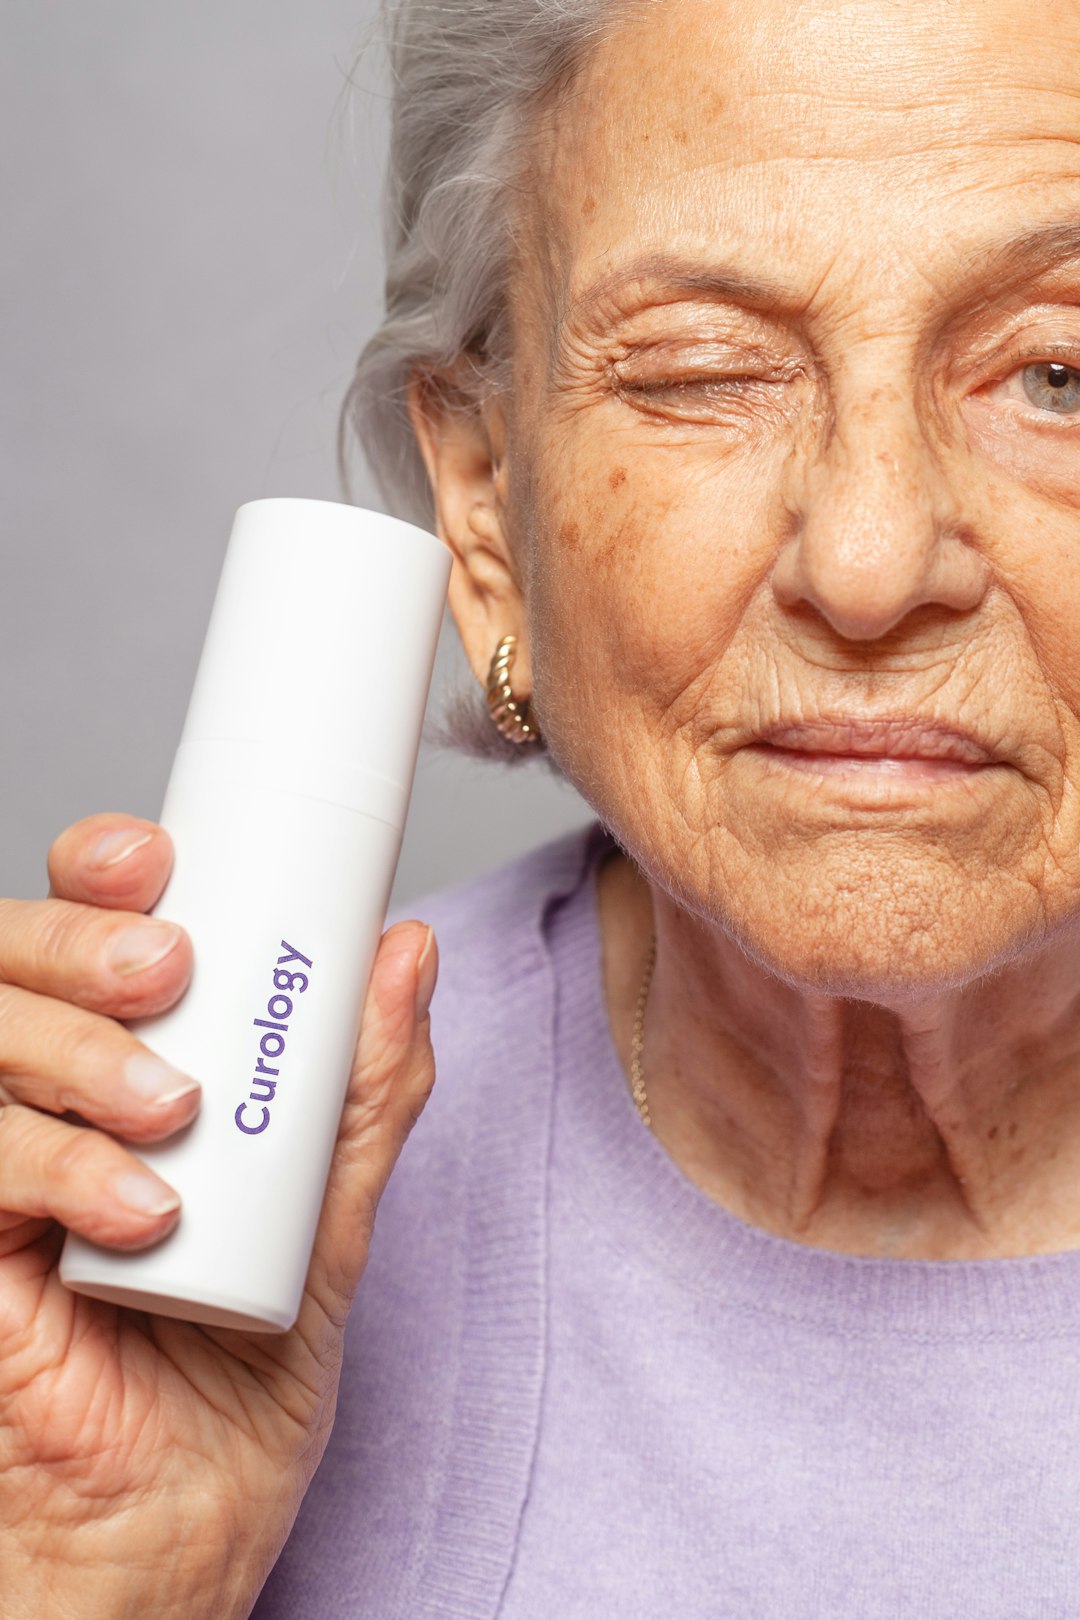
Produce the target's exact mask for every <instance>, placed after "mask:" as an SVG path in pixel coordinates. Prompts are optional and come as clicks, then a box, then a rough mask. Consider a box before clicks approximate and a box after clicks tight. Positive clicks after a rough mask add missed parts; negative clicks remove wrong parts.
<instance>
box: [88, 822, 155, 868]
mask: <svg viewBox="0 0 1080 1620" xmlns="http://www.w3.org/2000/svg"><path fill="white" fill-rule="evenodd" d="M153 836H154V834H153V832H139V831H138V829H137V828H134V827H122V828H121V829H120V830H119V831H118V832H107V833H103V834H102V836H101V837H100V838H99V839H98V841H97V843H96V844H95V845H94V847H93V849H92V850H91V851H90V864H91V866H117V865H119V863H120V862H121V861H126V860H127V858H128V856H129V855H134V853H135V851H136V850H137V849H142V847H143V845H144V844H148V843H149V842H150V840H151V838H153Z"/></svg>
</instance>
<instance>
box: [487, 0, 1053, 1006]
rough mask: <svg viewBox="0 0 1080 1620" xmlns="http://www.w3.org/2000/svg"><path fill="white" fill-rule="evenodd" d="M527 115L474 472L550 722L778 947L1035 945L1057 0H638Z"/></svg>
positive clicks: (944, 977)
mask: <svg viewBox="0 0 1080 1620" xmlns="http://www.w3.org/2000/svg"><path fill="white" fill-rule="evenodd" d="M552 112H553V114H554V115H553V116H551V117H550V119H549V120H548V123H547V126H546V132H541V133H540V134H538V136H537V140H536V145H535V153H536V162H535V166H534V168H533V170H532V183H531V185H530V186H529V188H528V192H527V196H528V207H527V213H528V218H527V219H524V218H523V222H522V225H521V229H522V231H523V233H524V234H523V237H522V241H523V244H524V249H525V250H524V252H523V253H522V255H521V267H520V268H519V270H518V271H517V272H516V274H515V281H514V293H513V297H514V312H515V323H516V330H515V348H514V354H515V376H514V388H513V395H512V408H511V410H510V412H509V413H508V417H507V423H508V426H507V434H508V437H507V444H506V456H505V462H504V474H505V476H504V478H503V479H502V480H501V482H500V485H499V486H498V488H499V500H500V502H501V508H500V515H501V521H502V524H503V529H504V532H505V537H506V541H507V544H508V546H509V548H510V550H511V552H512V553H513V554H514V556H515V558H516V560H517V566H518V569H519V572H520V576H521V578H522V580H523V583H524V594H525V608H524V614H525V619H524V623H525V626H526V633H527V656H528V663H527V664H524V665H522V664H519V666H518V670H517V671H515V680H517V679H518V676H519V674H520V672H521V670H522V669H523V668H524V669H525V671H526V672H527V675H528V676H531V684H532V689H533V693H534V697H535V703H536V708H537V713H538V717H539V719H540V722H541V725H542V727H543V729H544V732H545V734H546V736H547V738H548V741H549V745H550V746H551V748H552V751H553V753H554V755H555V757H556V758H557V760H558V761H559V763H560V764H561V765H562V767H563V769H564V770H565V771H566V773H567V775H568V776H569V777H570V778H571V779H572V780H574V781H575V782H577V783H578V784H579V786H580V787H581V789H582V791H583V792H584V793H585V795H586V796H587V797H588V798H589V799H590V800H591V801H592V802H593V804H594V805H595V806H596V807H597V809H598V810H599V812H600V814H601V815H602V816H603V817H604V819H605V820H606V821H607V822H608V823H609V825H611V826H612V827H613V828H614V829H615V831H616V833H617V834H618V836H619V838H620V839H621V841H622V842H623V843H624V844H625V845H626V847H627V848H629V849H630V850H631V851H632V852H633V854H634V855H635V856H636V857H637V858H638V860H639V861H640V862H641V864H642V865H643V866H644V868H645V870H646V871H647V873H648V874H649V875H650V876H651V877H652V878H653V879H654V880H656V881H657V882H659V883H660V884H661V885H662V886H663V887H665V888H666V889H668V890H669V891H671V892H673V893H674V894H676V895H677V897H678V898H679V899H680V900H681V901H682V903H683V904H685V905H686V906H688V907H689V908H690V909H691V910H693V911H694V912H696V913H697V914H699V915H700V916H701V917H703V918H705V919H708V920H710V921H711V922H718V923H720V924H722V925H723V926H724V927H725V928H728V929H731V930H734V931H735V932H736V934H737V935H738V936H739V937H740V938H742V940H743V941H744V942H745V943H746V944H747V945H748V946H749V948H750V949H751V951H752V953H753V954H754V955H756V956H757V957H758V959H759V960H762V961H763V962H765V963H766V964H767V965H768V966H769V967H771V968H772V969H774V970H776V971H778V972H780V973H781V974H783V975H784V976H785V977H789V978H790V979H792V980H793V981H794V982H797V983H802V984H816V985H819V986H821V987H822V988H827V989H833V990H840V991H847V992H849V993H852V994H869V995H873V996H882V997H885V998H886V999H887V998H888V997H889V996H890V995H904V994H905V993H907V992H909V991H912V990H916V991H919V990H932V989H934V988H938V987H940V988H944V987H946V986H947V985H949V984H955V983H958V982H963V981H964V980H965V979H967V978H968V977H970V976H971V974H972V973H974V972H976V971H979V970H981V969H983V968H985V967H987V966H989V965H992V964H993V963H994V962H996V961H1000V960H1002V959H1003V958H1005V957H1007V956H1010V955H1012V954H1013V953H1015V952H1016V951H1017V949H1018V948H1022V947H1023V946H1024V945H1026V944H1030V943H1032V942H1035V941H1038V940H1042V939H1045V938H1046V937H1047V931H1048V930H1050V929H1052V928H1053V927H1054V926H1055V925H1061V924H1063V923H1064V922H1066V921H1068V920H1070V919H1071V918H1072V917H1074V916H1075V915H1076V913H1077V910H1078V902H1080V796H1078V788H1080V718H1078V717H1080V634H1078V632H1080V7H1077V6H1073V5H1069V4H1062V3H1058V4H1054V3H1051V4H1047V5H1040V6H1033V5H1032V4H1031V0H970V3H966V4H965V3H963V0H961V3H956V0H896V3H890V4H883V3H882V0H664V3H663V4H644V5H642V7H641V8H640V10H639V11H638V12H637V13H636V14H635V15H634V17H633V18H632V19H631V21H630V23H629V24H628V25H625V26H623V27H622V28H621V29H620V30H619V31H618V32H616V33H614V34H612V35H611V36H610V37H609V38H608V39H607V41H606V42H605V43H604V44H603V45H602V46H601V47H600V48H599V49H598V50H597V51H596V53H595V54H594V56H593V58H592V60H591V62H590V64H589V65H588V68H587V70H586V71H585V73H584V74H583V76H582V77H581V78H579V79H578V81H577V82H576V83H575V85H574V86H573V89H572V91H571V92H570V93H569V94H568V95H566V96H565V97H564V98H563V99H562V100H560V102H559V104H558V107H557V110H555V109H554V108H553V109H552ZM1070 368H1076V369H1070ZM849 722H851V723H854V722H858V724H849ZM863 751H869V753H870V755H873V754H875V753H876V754H877V755H878V757H877V758H873V757H869V758H867V757H863V758H862V761H861V763H860V762H859V761H858V760H854V759H852V758H851V754H852V753H853V752H854V753H856V754H860V753H862V752H863ZM883 753H884V754H885V755H887V756H888V757H887V758H882V757H881V755H882V754H883ZM903 755H909V756H913V757H909V758H906V759H903V758H901V757H900V756H903Z"/></svg>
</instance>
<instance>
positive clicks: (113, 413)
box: [0, 0, 589, 902]
mask: <svg viewBox="0 0 1080 1620" xmlns="http://www.w3.org/2000/svg"><path fill="white" fill-rule="evenodd" d="M373 13H374V7H373V4H372V0H350V3H347V4H346V3H342V0H221V3H219V4H217V5H214V6H210V5H200V6H178V5H177V4H176V3H175V0H168V3H166V0H95V3H94V4H92V5H87V4H86V3H85V0H65V3H46V4H43V3H42V0H4V4H3V7H2V16H3V22H4V29H3V33H4V44H3V51H2V52H0V165H2V194H0V200H2V205H3V231H4V250H3V256H2V271H0V277H2V297H0V344H2V353H3V373H2V381H0V410H2V413H3V414H2V420H0V473H2V479H0V510H2V514H3V518H2V522H3V528H2V538H0V545H2V557H3V573H2V576H0V674H2V679H3V684H2V688H0V761H2V773H3V774H2V778H0V894H6V895H12V896H16V897H21V898H31V897H35V896H39V895H43V894H44V893H45V892H46V888H47V878H46V874H45V855H46V851H47V849H48V846H49V844H50V842H51V841H52V839H53V838H54V837H55V836H56V834H57V833H58V832H59V831H60V830H61V828H63V827H64V826H66V825H67V824H68V823H69V822H72V821H75V820H77V819H78V818H80V817H81V816H84V815H89V814H90V813H92V812H94V811H98V810H127V811H131V812H132V813H134V814H137V815H141V816H149V817H151V818H153V817H156V816H157V814H158V813H159V811H160V808H161V798H162V794H163V792H164V788H165V783H166V780H167V777H168V771H169V766H170V764H171V760H172V754H173V750H174V748H175V745H176V742H177V739H178V736H179V731H180V726H181V723H182V720H183V716H184V710H185V708H186V705H187V700H188V695H189V693H190V689H191V682H192V679H193V676H194V672H195V664H196V660H197V657H198V652H199V648H200V646H201V642H202V636H203V631H204V629H205V625H206V618H207V614H208V612H209V608H210V604H211V601H212V598H213V592H214V587H215V585H216V583H217V576H218V571H219V569H220V566H221V559H222V555H223V551H224V546H225V542H226V539H227V537H228V531H229V526H230V524H231V521H232V515H233V512H234V511H235V509H236V507H237V506H239V505H240V504H241V502H243V501H247V500H254V499H256V498H258V497H260V496H267V495H307V496H314V497H319V498H323V499H330V500H336V499H340V498H341V492H340V489H339V487H338V484H337V478H336V471H335V467H334V435H335V423H336V417H337V410H338V406H339V403H340V400H341V397H342V394H343V393H344V390H345V387H346V384H347V381H348V378H349V375H350V373H351V370H352V366H353V363H354V360H355V356H356V354H357V353H358V352H359V350H360V348H361V347H362V345H363V342H364V341H365V339H366V337H367V335H368V333H369V332H370V331H371V330H372V328H373V327H374V325H375V324H376V322H377V315H378V308H379V298H380V289H381V278H382V259H381V243H380V235H379V215H378V204H379V196H380V190H381V184H382V165H383V159H384V153H385V113H386V97H387V85H388V82H389V81H388V74H387V70H386V64H385V58H384V56H383V53H382V51H381V49H380V48H378V47H376V48H374V49H372V50H369V51H367V52H366V53H365V55H364V57H363V60H362V61H361V63H360V65H359V67H358V68H357V69H356V71H355V72H353V69H354V59H355V54H356V48H357V45H358V43H359V41H360V39H361V35H362V33H363V32H364V31H365V30H366V28H367V26H368V25H369V23H370V21H371V18H372V16H373ZM350 75H352V83H351V84H350V82H349V80H350ZM355 469H356V471H355V489H354V499H355V500H356V501H357V502H358V504H360V505H370V506H381V505H382V503H381V502H380V500H379V498H378V496H377V495H376V493H375V490H374V485H373V483H372V482H371V481H370V478H369V477H368V475H367V473H366V469H365V468H364V466H363V463H362V461H361V460H360V457H359V455H357V458H356V461H355ZM466 678H469V679H471V677H467V676H466V673H465V665H464V659H463V657H462V654H461V652H460V647H459V645H458V642H457V636H456V633H455V632H454V630H453V627H452V624H451V623H450V621H449V617H448V619H447V623H446V625H445V626H444V631H443V636H442V642H441V644H440V653H439V661H438V665H437V668H436V676H435V682H434V686H433V694H432V703H431V705H430V706H429V713H431V714H435V713H436V712H437V710H438V708H439V707H440V706H441V695H442V694H443V693H445V691H446V689H447V687H448V685H453V684H457V683H459V682H461V681H462V680H464V679H466ZM588 817H589V810H588V807H587V806H586V805H585V804H584V803H583V802H582V800H581V799H580V798H579V797H578V796H577V794H576V793H574V792H573V791H572V790H571V789H570V788H568V787H566V786H564V785H562V784H560V783H558V782H557V781H555V780H554V779H553V778H552V777H551V776H550V775H549V773H548V772H547V771H546V770H545V769H544V768H543V766H541V765H535V764H534V765H528V766H524V767H519V768H517V769H513V770H507V769H506V768H505V767H501V766H495V765H488V764H482V765H481V764H476V763H474V762H472V761H470V760H467V759H465V758H463V757H462V756H460V755H455V754H453V753H447V752H446V751H444V750H436V749H432V748H430V747H428V746H425V749H424V752H423V754H422V756H421V761H420V765H419V767H418V772H417V778H416V787H415V791H414V795H413V801H412V807H411V810H410V814H409V822H408V827H407V831H406V836H405V845H404V849H403V852H402V859H401V864H400V866H399V869H398V878H397V883H396V885H395V893H394V901H395V902H400V901H409V900H411V899H412V898H413V897H415V896H418V895H420V894H422V893H424V892H425V891H427V890H429V889H432V888H437V887H440V886H442V885H444V884H447V883H451V882H454V881H457V880H458V879H459V878H464V877H467V876H470V875H471V874H472V873H474V872H477V871H480V870H482V869H484V868H486V867H488V866H492V865H495V864H497V863H499V862H501V861H503V860H505V859H508V858H510V857H511V856H512V855H514V854H515V853H517V852H518V851H519V850H522V849H525V848H528V847H530V846H531V845H534V844H537V843H540V842H542V841H544V840H546V839H547V838H549V837H554V836H556V835H557V834H558V833H560V832H561V831H563V830H564V829H566V828H569V827H571V826H575V825H579V824H580V823H582V822H583V821H585V820H586V819H588Z"/></svg>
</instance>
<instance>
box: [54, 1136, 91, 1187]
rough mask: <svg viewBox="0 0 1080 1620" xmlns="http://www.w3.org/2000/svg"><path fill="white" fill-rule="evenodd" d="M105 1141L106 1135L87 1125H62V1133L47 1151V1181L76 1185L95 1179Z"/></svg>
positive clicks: (63, 1184)
mask: <svg viewBox="0 0 1080 1620" xmlns="http://www.w3.org/2000/svg"><path fill="white" fill-rule="evenodd" d="M104 1145H105V1138H104V1137H103V1136H102V1135H101V1133H100V1132H99V1131H95V1130H94V1129H92V1127H90V1126H87V1125H67V1126H65V1127H64V1135H63V1137H62V1138H61V1139H60V1141H58V1142H57V1143H56V1144H55V1145H54V1146H53V1148H52V1149H51V1151H50V1153H49V1157H48V1163H47V1166H46V1172H45V1173H46V1177H47V1179H48V1181H50V1182H51V1183H54V1184H56V1185H59V1186H66V1187H77V1186H80V1185H85V1184H86V1183H88V1182H90V1181H92V1180H94V1179H95V1178H96V1176H97V1173H98V1165H99V1161H100V1159H101V1152H102V1148H103V1146H104Z"/></svg>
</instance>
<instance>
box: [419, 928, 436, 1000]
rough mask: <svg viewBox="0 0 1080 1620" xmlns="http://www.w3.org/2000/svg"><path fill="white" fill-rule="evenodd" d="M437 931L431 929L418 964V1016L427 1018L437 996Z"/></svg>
mask: <svg viewBox="0 0 1080 1620" xmlns="http://www.w3.org/2000/svg"><path fill="white" fill-rule="evenodd" d="M435 975H436V963H435V930H434V928H429V929H428V931H427V938H426V939H425V941H424V948H423V950H422V951H421V952H420V957H419V960H418V961H417V964H416V1016H417V1018H418V1019H419V1018H425V1017H426V1016H427V1010H428V1008H429V1007H430V1006H431V998H432V996H433V995H434V994H435Z"/></svg>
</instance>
